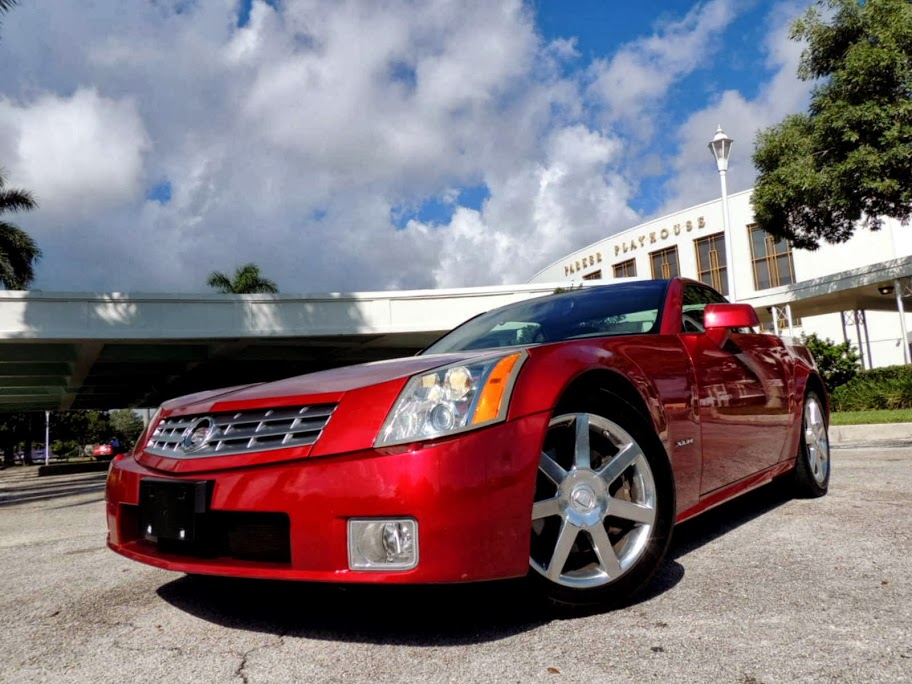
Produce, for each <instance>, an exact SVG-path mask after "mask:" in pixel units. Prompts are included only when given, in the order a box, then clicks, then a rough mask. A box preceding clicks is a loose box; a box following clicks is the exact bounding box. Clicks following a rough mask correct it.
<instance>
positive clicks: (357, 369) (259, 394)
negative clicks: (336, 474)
mask: <svg viewBox="0 0 912 684" xmlns="http://www.w3.org/2000/svg"><path fill="white" fill-rule="evenodd" d="M497 353H502V352H497ZM489 355H491V351H490V350H487V351H485V352H483V353H481V354H479V353H478V352H461V353H452V354H431V355H428V356H409V357H406V358H402V359H390V360H387V361H374V362H372V363H362V364H358V365H356V366H344V367H342V368H332V369H330V370H325V371H319V372H316V373H308V374H307V375H298V376H296V377H293V378H286V379H284V380H277V381H276V382H267V383H263V384H258V385H247V386H241V387H232V388H226V389H223V390H214V391H211V392H202V393H198V394H191V395H188V396H186V397H178V398H177V399H172V400H171V401H169V402H167V403H166V404H164V405H163V408H165V409H166V410H167V411H169V412H173V413H178V414H180V413H209V412H218V411H233V410H236V409H242V408H254V407H255V408H260V407H266V406H269V407H274V406H289V405H292V404H299V403H300V404H304V403H307V404H320V403H333V402H338V401H339V400H340V399H341V397H342V395H343V394H345V393H346V392H350V391H352V390H356V389H361V388H364V387H370V386H373V385H380V384H382V383H385V382H389V381H391V380H397V379H402V380H403V382H404V381H405V379H407V378H409V377H411V376H412V375H415V374H416V373H422V372H424V371H427V370H431V369H433V368H438V367H439V366H445V365H448V364H451V363H459V362H461V361H465V360H467V359H473V358H476V357H479V356H489Z"/></svg>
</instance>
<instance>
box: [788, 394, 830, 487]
mask: <svg viewBox="0 0 912 684" xmlns="http://www.w3.org/2000/svg"><path fill="white" fill-rule="evenodd" d="M823 407H824V404H823V400H822V399H821V398H820V396H819V395H818V394H817V393H816V392H814V391H810V392H808V393H807V396H806V397H805V398H804V410H803V412H802V418H801V444H800V446H799V448H798V457H797V461H796V463H795V476H794V478H795V479H794V482H795V493H796V494H797V495H798V496H802V497H806V498H813V497H817V496H823V495H824V494H826V493H827V490H828V489H829V487H830V436H829V431H828V425H827V417H826V412H825V411H824V408H823Z"/></svg>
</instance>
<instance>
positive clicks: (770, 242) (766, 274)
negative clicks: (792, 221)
mask: <svg viewBox="0 0 912 684" xmlns="http://www.w3.org/2000/svg"><path fill="white" fill-rule="evenodd" d="M747 229H748V230H749V231H750V245H751V262H752V263H753V266H754V288H755V289H757V290H766V289H767V288H770V287H779V286H780V285H791V284H792V283H794V282H795V264H794V262H793V261H792V246H791V245H790V244H789V243H788V242H787V241H786V240H783V239H782V238H776V237H773V236H772V235H770V234H769V233H767V232H766V231H765V230H762V229H760V228H758V227H757V226H748V227H747Z"/></svg>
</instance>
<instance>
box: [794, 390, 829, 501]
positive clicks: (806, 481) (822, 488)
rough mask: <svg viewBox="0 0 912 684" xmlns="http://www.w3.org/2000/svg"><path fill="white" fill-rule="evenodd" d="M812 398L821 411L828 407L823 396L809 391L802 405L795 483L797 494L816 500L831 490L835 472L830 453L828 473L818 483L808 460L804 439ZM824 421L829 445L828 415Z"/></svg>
mask: <svg viewBox="0 0 912 684" xmlns="http://www.w3.org/2000/svg"><path fill="white" fill-rule="evenodd" d="M811 398H813V399H814V400H815V401H816V402H817V404H818V405H819V406H820V408H821V410H823V408H824V407H825V406H826V404H824V403H823V399H822V398H821V396H820V395H819V394H818V393H817V392H816V391H815V390H809V391H808V392H807V394H805V396H804V403H803V404H802V405H801V439H800V442H799V444H798V455H797V456H796V462H795V480H794V481H795V494H796V496H799V497H802V498H816V497H819V496H823V495H824V494H826V493H827V491H828V490H829V488H830V475H831V474H832V472H833V462H832V459H831V458H830V453H828V454H827V473H826V478H824V480H823V482H822V483H820V482H817V479H816V478H815V477H814V473H813V471H812V470H811V464H810V460H809V459H808V447H807V443H806V441H805V437H804V435H805V432H806V429H807V425H805V413H804V411H805V407H806V406H807V404H808V401H809V400H810V399H811ZM823 419H824V425H825V426H826V431H827V444H829V435H830V422H829V420H828V419H827V416H826V413H824V416H823Z"/></svg>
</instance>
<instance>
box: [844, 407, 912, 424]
mask: <svg viewBox="0 0 912 684" xmlns="http://www.w3.org/2000/svg"><path fill="white" fill-rule="evenodd" d="M872 423H912V409H884V410H882V411H839V412H836V413H833V414H832V415H831V416H830V424H831V425H870V424H872Z"/></svg>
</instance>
